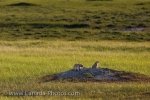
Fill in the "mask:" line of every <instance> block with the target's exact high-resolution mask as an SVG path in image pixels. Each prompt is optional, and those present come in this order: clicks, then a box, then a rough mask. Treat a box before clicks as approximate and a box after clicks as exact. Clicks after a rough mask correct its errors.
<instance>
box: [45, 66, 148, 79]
mask: <svg viewBox="0 0 150 100" xmlns="http://www.w3.org/2000/svg"><path fill="white" fill-rule="evenodd" d="M49 81H72V82H75V81H77V82H86V81H92V82H98V81H99V82H104V81H108V82H109V81H110V82H111V81H114V82H115V81H116V82H117V81H119V82H131V81H134V82H141V81H144V82H150V77H148V76H146V75H143V74H138V73H131V72H125V71H117V70H112V69H108V68H83V69H82V70H78V71H77V70H74V69H71V70H68V71H65V72H61V73H57V74H53V75H47V76H44V77H42V82H49Z"/></svg>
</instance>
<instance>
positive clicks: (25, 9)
mask: <svg viewBox="0 0 150 100" xmlns="http://www.w3.org/2000/svg"><path fill="white" fill-rule="evenodd" d="M20 2H23V3H21V4H20ZM149 16H150V1H149V0H132V1H131V0H0V99H1V100H34V99H35V100H41V99H43V100H45V99H48V100H51V99H53V100H58V99H62V100H70V99H78V100H91V99H95V100H97V99H99V100H101V99H102V100H110V99H111V100H113V99H114V100H120V99H121V100H126V99H128V100H130V99H131V100H136V99H137V100H139V99H140V100H141V99H142V100H143V99H145V100H148V99H149V98H150V83H148V82H127V83H126V82H112V83H111V82H100V83H97V82H75V83H73V82H67V81H63V82H45V83H41V82H39V80H40V78H41V77H42V76H45V75H50V74H55V73H58V72H63V71H66V70H68V69H71V68H72V67H73V65H74V64H75V63H82V64H83V65H85V66H87V67H90V66H91V65H92V64H93V63H94V62H95V61H97V60H99V61H100V67H102V68H111V69H115V70H121V71H127V72H135V73H141V74H145V75H148V76H150V42H149V40H150V19H149ZM50 90H51V91H55V92H57V91H63V92H79V93H80V95H78V96H71V95H70V96H58V95H57V96H54V95H53V96H51V95H49V96H48V95H46V96H9V95H8V93H9V92H19V91H21V92H23V91H43V92H44V91H45V92H46V91H50Z"/></svg>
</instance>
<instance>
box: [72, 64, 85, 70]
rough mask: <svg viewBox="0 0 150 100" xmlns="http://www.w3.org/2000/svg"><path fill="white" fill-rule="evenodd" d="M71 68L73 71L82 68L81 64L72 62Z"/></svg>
mask: <svg viewBox="0 0 150 100" xmlns="http://www.w3.org/2000/svg"><path fill="white" fill-rule="evenodd" d="M73 69H74V70H75V71H79V70H81V69H83V65H82V64H74V66H73Z"/></svg>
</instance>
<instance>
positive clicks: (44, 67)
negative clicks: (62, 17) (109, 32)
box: [0, 40, 150, 99]
mask: <svg viewBox="0 0 150 100" xmlns="http://www.w3.org/2000/svg"><path fill="white" fill-rule="evenodd" d="M0 46H1V47H0V60H1V61H0V62H1V63H0V68H1V70H0V71H1V72H0V80H1V82H0V89H1V90H0V91H1V94H2V95H6V94H7V93H8V92H9V91H48V90H53V91H79V92H81V94H82V95H81V97H80V96H79V97H80V99H85V98H103V99H108V98H115V99H116V98H122V99H123V98H136V97H137V98H143V97H147V96H148V97H149V95H148V94H146V93H149V89H150V84H149V83H141V82H140V83H105V82H104V83H103V82H102V83H91V82H89V83H82V82H81V83H80V82H77V83H70V82H62V83H61V82H56V83H55V82H48V83H39V80H40V78H41V77H42V76H44V75H49V74H54V73H58V72H63V71H65V70H68V69H71V68H72V66H73V64H74V63H82V64H84V65H85V66H87V67H90V66H91V65H92V64H93V62H95V61H96V60H99V61H100V63H101V67H102V68H111V69H116V70H124V71H129V72H136V73H142V74H145V75H150V73H149V71H150V68H149V64H150V61H149V59H150V53H149V52H150V46H149V42H123V41H95V42H94V41H45V40H43V41H41V40H40V41H37V40H36V41H33V40H32V41H29V40H28V41H1V42H0ZM91 91H96V93H94V94H90V92H91ZM50 97H51V96H50ZM79 97H78V96H77V97H66V98H79ZM84 97H85V98H84ZM148 97H147V98H148ZM8 98H10V97H8ZM8 98H7V99H8ZM24 98H25V97H24ZM26 98H29V97H26ZM31 98H33V97H31ZM36 98H37V97H36ZM36 98H33V99H36ZM40 98H45V97H40ZM46 98H49V96H48V97H46ZM46 98H45V99H46ZM51 98H54V99H55V98H56V99H58V97H57V96H54V97H53V96H52V97H51Z"/></svg>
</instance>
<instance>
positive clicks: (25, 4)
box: [7, 2, 37, 7]
mask: <svg viewBox="0 0 150 100" xmlns="http://www.w3.org/2000/svg"><path fill="white" fill-rule="evenodd" d="M7 6H20V7H21V6H37V5H36V4H33V3H27V2H19V3H14V4H9V5H7Z"/></svg>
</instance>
